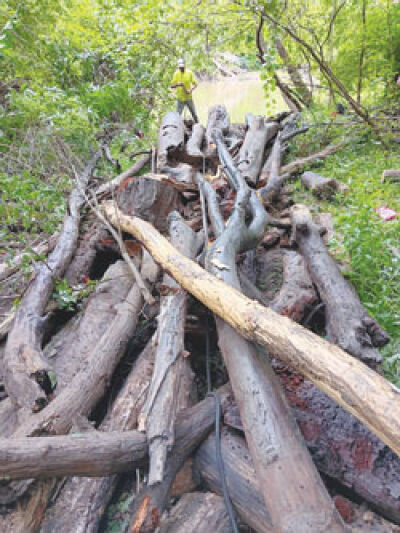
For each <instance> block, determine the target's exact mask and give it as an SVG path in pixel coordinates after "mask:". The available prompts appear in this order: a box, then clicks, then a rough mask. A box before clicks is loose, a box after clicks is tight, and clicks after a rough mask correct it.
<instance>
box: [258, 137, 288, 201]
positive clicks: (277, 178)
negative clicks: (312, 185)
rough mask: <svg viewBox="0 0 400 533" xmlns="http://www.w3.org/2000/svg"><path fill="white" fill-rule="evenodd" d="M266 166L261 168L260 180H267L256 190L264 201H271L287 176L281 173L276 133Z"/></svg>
mask: <svg viewBox="0 0 400 533" xmlns="http://www.w3.org/2000/svg"><path fill="white" fill-rule="evenodd" d="M265 166H266V168H265V169H263V171H262V173H261V176H260V181H262V182H264V181H267V183H266V185H264V187H262V188H261V189H259V190H258V194H259V195H260V196H261V198H262V200H263V201H264V202H271V201H274V200H276V199H277V197H278V196H279V193H280V191H281V189H282V187H283V185H284V184H285V181H286V178H287V176H285V175H281V173H280V168H281V140H280V135H279V134H278V135H277V137H276V139H275V142H274V146H273V148H272V152H271V154H270V156H269V158H268V160H267V163H266V165H265Z"/></svg>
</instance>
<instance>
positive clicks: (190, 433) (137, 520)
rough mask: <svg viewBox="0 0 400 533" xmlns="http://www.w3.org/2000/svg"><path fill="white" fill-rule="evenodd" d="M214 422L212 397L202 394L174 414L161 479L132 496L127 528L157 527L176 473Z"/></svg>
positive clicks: (143, 532)
mask: <svg viewBox="0 0 400 533" xmlns="http://www.w3.org/2000/svg"><path fill="white" fill-rule="evenodd" d="M218 392H219V395H220V396H221V397H222V400H224V398H225V397H226V394H227V392H226V390H225V389H222V390H221V389H220V390H219V391H218ZM214 422H215V400H214V398H206V399H205V400H203V401H202V402H200V403H198V404H197V405H195V406H194V407H192V408H190V409H185V411H183V412H182V413H180V414H179V415H178V420H177V425H176V431H175V444H174V446H173V448H172V450H171V452H170V454H169V456H168V461H167V463H166V468H165V472H164V479H163V481H162V482H161V483H157V484H156V485H151V486H146V487H144V488H143V489H142V490H141V491H140V492H139V494H138V495H137V497H136V498H135V500H134V502H133V508H132V520H131V523H130V525H129V528H128V531H129V532H135V533H151V532H153V531H154V530H155V529H156V528H157V527H158V525H159V522H160V519H161V515H162V513H163V511H164V509H165V506H166V505H167V503H168V496H169V492H170V489H171V485H172V482H173V480H174V479H175V476H176V474H177V473H178V471H179V469H180V468H181V467H182V465H183V463H184V462H185V460H186V459H187V457H189V456H190V455H191V454H192V453H193V451H194V450H195V449H196V448H197V446H198V445H199V444H200V443H201V442H202V441H203V440H204V439H205V437H206V436H207V435H208V433H209V432H210V431H211V429H212V427H213V425H214Z"/></svg>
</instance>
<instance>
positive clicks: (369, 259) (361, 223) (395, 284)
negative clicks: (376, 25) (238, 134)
mask: <svg viewBox="0 0 400 533" xmlns="http://www.w3.org/2000/svg"><path fill="white" fill-rule="evenodd" d="M338 134H340V136H346V135H347V134H348V132H347V131H341V132H340V131H335V132H334V135H338ZM315 136H316V135H315V131H314V132H310V133H309V134H308V136H307V137H306V139H301V140H299V139H298V140H297V152H298V153H301V152H302V151H307V152H308V153H310V152H312V151H314V149H317V148H318V147H319V144H320V140H321V135H319V136H318V137H319V140H318V141H317V142H315V141H314V138H315ZM307 141H308V142H307ZM314 145H315V146H314ZM313 146H314V147H313ZM312 147H313V148H312ZM310 148H311V149H310ZM388 168H400V150H399V149H398V148H397V147H394V148H393V149H391V150H390V151H385V150H384V148H383V147H382V145H381V144H378V143H377V141H375V140H374V139H372V138H369V137H368V136H363V135H358V136H357V135H356V137H355V139H354V140H353V141H352V142H351V144H349V145H348V146H347V147H346V148H345V149H343V150H341V151H340V152H339V153H337V154H335V155H333V156H331V157H329V158H328V159H327V160H326V161H325V162H323V163H322V165H321V166H320V167H319V168H318V169H317V170H316V172H318V173H320V174H322V175H324V176H326V177H333V178H337V179H339V180H340V181H342V182H343V183H346V184H347V185H348V186H349V191H348V192H347V193H345V194H340V195H338V196H337V197H336V199H335V200H334V201H332V202H326V201H325V202H316V200H315V198H313V197H312V195H311V194H310V193H309V192H308V191H306V190H305V189H304V187H303V186H302V185H301V183H300V179H298V180H297V182H296V184H295V200H296V201H299V202H304V203H307V204H310V203H312V204H313V212H314V213H315V214H316V213H317V212H329V213H331V215H332V216H333V220H334V229H335V235H334V237H333V239H332V240H331V241H330V249H331V251H332V252H333V253H334V254H335V256H336V257H337V258H338V259H339V260H341V261H342V262H344V264H345V265H346V270H345V275H346V277H347V278H348V279H349V280H350V281H351V283H352V284H353V285H354V287H355V289H356V291H357V294H358V296H359V298H360V300H361V301H362V303H363V305H364V306H365V307H366V309H367V310H368V312H369V313H370V314H371V315H372V316H373V317H375V318H376V319H377V321H378V322H379V323H380V324H381V325H382V326H383V327H384V329H385V330H386V331H387V332H388V333H389V334H390V336H391V339H392V340H391V342H390V343H389V344H388V345H387V346H385V347H384V348H383V350H382V353H383V355H384V357H385V362H384V370H385V372H386V375H387V377H388V378H389V379H390V380H391V381H392V382H393V383H395V384H396V385H398V386H400V366H399V360H400V333H399V326H400V243H399V230H400V219H399V218H397V219H395V220H392V221H387V222H385V221H383V220H382V219H381V218H380V217H379V216H378V214H377V213H376V212H375V209H376V208H377V207H379V206H381V205H385V206H388V207H390V208H392V209H394V210H395V211H397V212H398V213H400V183H381V175H382V172H383V170H385V169H388Z"/></svg>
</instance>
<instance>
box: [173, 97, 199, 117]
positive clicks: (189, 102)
mask: <svg viewBox="0 0 400 533" xmlns="http://www.w3.org/2000/svg"><path fill="white" fill-rule="evenodd" d="M185 106H186V107H187V108H188V109H189V111H190V113H191V115H192V117H193V120H194V121H195V122H198V121H199V119H198V117H197V114H196V108H195V107H194V102H193V100H186V101H185V102H181V100H177V101H176V111H177V112H178V113H179V114H180V115H182V112H183V109H184V107H185Z"/></svg>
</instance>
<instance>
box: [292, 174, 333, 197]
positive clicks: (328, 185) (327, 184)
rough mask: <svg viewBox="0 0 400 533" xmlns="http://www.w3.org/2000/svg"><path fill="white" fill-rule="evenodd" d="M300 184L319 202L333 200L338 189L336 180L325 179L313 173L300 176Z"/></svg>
mask: <svg viewBox="0 0 400 533" xmlns="http://www.w3.org/2000/svg"><path fill="white" fill-rule="evenodd" d="M301 183H302V184H303V185H304V187H306V189H310V190H311V192H312V193H313V195H314V196H316V197H317V198H319V199H321V200H329V199H331V198H333V197H334V196H335V194H336V192H337V191H338V190H339V188H340V184H339V182H338V180H335V179H334V178H325V177H324V176H320V175H319V174H315V172H310V171H308V172H303V174H302V175H301Z"/></svg>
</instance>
